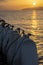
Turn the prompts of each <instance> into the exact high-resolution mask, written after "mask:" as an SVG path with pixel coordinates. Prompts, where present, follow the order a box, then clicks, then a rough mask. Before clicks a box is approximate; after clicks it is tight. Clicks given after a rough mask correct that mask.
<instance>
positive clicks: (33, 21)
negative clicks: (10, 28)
mask: <svg viewBox="0 0 43 65" xmlns="http://www.w3.org/2000/svg"><path fill="white" fill-rule="evenodd" d="M37 27H38V23H37V21H36V11H33V14H32V28H34V29H36V28H37Z"/></svg>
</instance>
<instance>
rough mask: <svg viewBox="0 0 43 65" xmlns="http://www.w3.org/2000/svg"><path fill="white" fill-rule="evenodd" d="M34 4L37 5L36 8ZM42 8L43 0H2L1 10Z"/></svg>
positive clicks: (0, 1) (0, 2) (0, 0)
mask: <svg viewBox="0 0 43 65" xmlns="http://www.w3.org/2000/svg"><path fill="white" fill-rule="evenodd" d="M34 2H35V3H36V5H35V6H34V5H33V3H34ZM42 6H43V0H0V10H15V9H16V10H17V9H22V8H30V7H31V8H32V7H42Z"/></svg>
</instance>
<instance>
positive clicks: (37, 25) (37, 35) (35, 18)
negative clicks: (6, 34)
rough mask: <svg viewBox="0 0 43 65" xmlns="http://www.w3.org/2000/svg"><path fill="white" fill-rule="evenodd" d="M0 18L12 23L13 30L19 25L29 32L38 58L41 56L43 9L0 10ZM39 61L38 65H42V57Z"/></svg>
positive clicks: (42, 49) (42, 47)
mask: <svg viewBox="0 0 43 65" xmlns="http://www.w3.org/2000/svg"><path fill="white" fill-rule="evenodd" d="M0 18H2V19H4V20H5V21H6V22H7V23H9V24H13V25H14V30H15V29H16V28H18V27H20V28H21V29H23V30H24V31H25V33H26V34H28V33H31V34H32V36H30V38H31V39H32V40H33V41H35V43H36V47H37V54H38V58H42V57H43V10H15V11H0ZM39 62H40V63H39V65H43V59H41V60H40V61H39Z"/></svg>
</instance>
